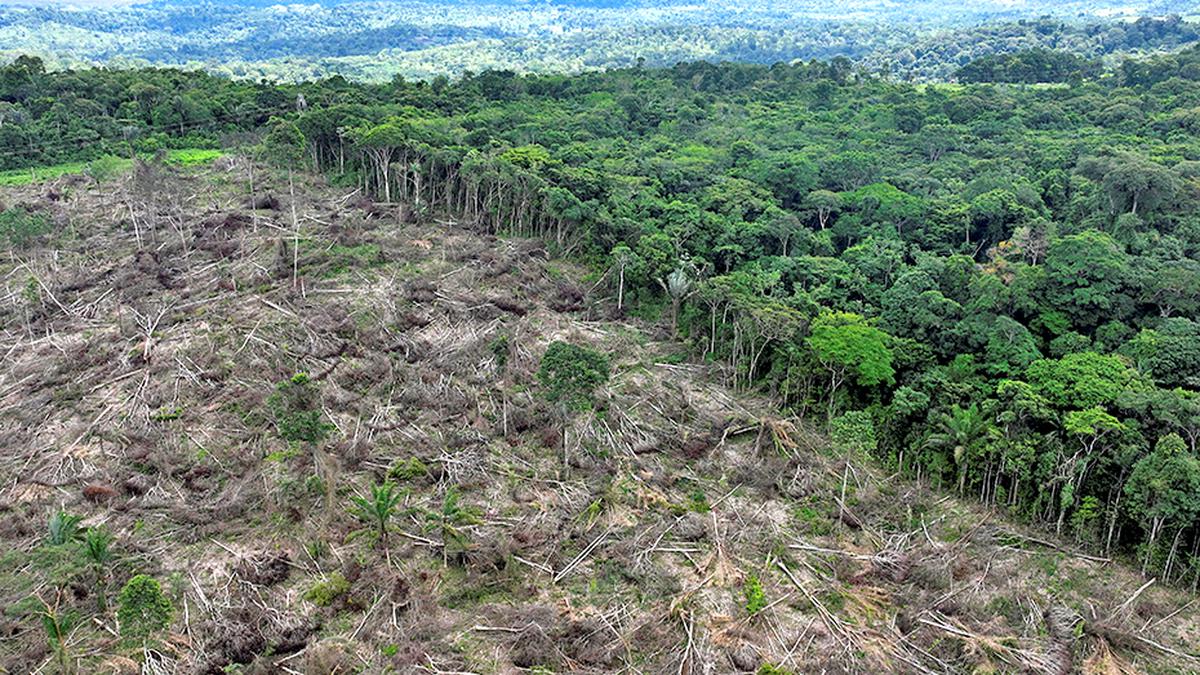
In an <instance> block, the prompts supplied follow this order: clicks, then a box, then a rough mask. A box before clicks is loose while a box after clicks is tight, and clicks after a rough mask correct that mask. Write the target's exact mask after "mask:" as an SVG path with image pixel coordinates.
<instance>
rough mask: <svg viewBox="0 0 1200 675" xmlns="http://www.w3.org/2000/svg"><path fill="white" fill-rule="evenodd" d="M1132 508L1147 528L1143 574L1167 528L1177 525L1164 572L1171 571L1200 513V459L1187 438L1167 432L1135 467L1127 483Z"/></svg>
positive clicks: (1127, 492)
mask: <svg viewBox="0 0 1200 675" xmlns="http://www.w3.org/2000/svg"><path fill="white" fill-rule="evenodd" d="M1125 494H1126V496H1127V497H1128V502H1127V503H1128V505H1129V506H1128V508H1129V510H1130V512H1131V513H1132V514H1133V515H1134V516H1135V517H1136V518H1137V519H1138V521H1139V522H1141V523H1142V524H1143V526H1144V527H1145V528H1146V536H1147V537H1148V538H1147V541H1146V550H1145V553H1144V555H1143V558H1142V574H1145V573H1146V570H1147V568H1148V566H1149V564H1150V558H1151V556H1152V555H1153V552H1154V547H1155V543H1156V542H1157V541H1158V538H1159V536H1161V534H1162V533H1163V531H1164V530H1166V529H1174V530H1175V531H1176V536H1175V538H1174V541H1173V542H1172V544H1171V552H1170V554H1169V556H1168V559H1167V564H1166V569H1165V570H1164V575H1165V576H1167V577H1168V578H1169V577H1170V574H1171V565H1172V563H1173V562H1174V559H1175V554H1176V549H1177V547H1178V544H1179V537H1180V535H1181V534H1182V532H1183V530H1184V529H1185V528H1187V527H1190V526H1192V525H1193V524H1194V523H1195V521H1196V518H1197V517H1200V459H1197V458H1196V457H1195V456H1194V455H1192V454H1191V453H1189V452H1188V450H1187V445H1186V444H1185V443H1184V442H1183V439H1182V438H1180V437H1179V436H1178V435H1176V434H1167V435H1165V436H1163V437H1162V438H1160V439H1159V440H1158V444H1157V445H1155V447H1154V451H1153V452H1151V453H1150V454H1148V455H1146V456H1145V457H1143V458H1142V459H1141V460H1140V461H1138V463H1137V464H1136V465H1134V467H1133V472H1132V473H1130V475H1129V480H1128V481H1127V482H1126V483H1125Z"/></svg>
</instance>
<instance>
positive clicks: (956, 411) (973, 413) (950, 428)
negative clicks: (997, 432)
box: [926, 403, 991, 494]
mask: <svg viewBox="0 0 1200 675" xmlns="http://www.w3.org/2000/svg"><path fill="white" fill-rule="evenodd" d="M990 429H991V425H989V424H988V421H987V418H985V417H984V416H983V414H982V413H980V412H979V407H978V406H976V405H975V404H973V403H972V404H971V405H970V406H969V407H967V408H962V407H959V406H957V405H956V406H954V408H953V409H951V411H950V413H949V414H946V413H943V414H942V416H941V419H940V420H939V421H938V431H937V432H936V433H934V434H933V435H931V436H930V437H929V439H928V440H927V441H926V443H927V444H928V445H930V446H932V447H935V448H941V449H946V450H950V452H951V455H952V456H953V457H954V466H955V467H956V468H957V470H958V493H959V494H962V492H963V490H964V489H965V488H966V482H967V467H968V465H969V463H970V460H971V458H972V455H974V454H975V452H976V451H977V450H978V448H979V447H980V445H982V443H983V442H984V441H985V440H986V439H987V435H988V431H989V430H990Z"/></svg>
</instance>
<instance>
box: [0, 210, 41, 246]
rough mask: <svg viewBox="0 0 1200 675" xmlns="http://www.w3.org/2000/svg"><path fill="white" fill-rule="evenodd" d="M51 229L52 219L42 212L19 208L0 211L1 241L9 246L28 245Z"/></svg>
mask: <svg viewBox="0 0 1200 675" xmlns="http://www.w3.org/2000/svg"><path fill="white" fill-rule="evenodd" d="M49 231H50V221H49V219H47V218H46V217H45V216H43V215H41V214H35V213H30V212H28V211H26V210H25V209H17V208H13V209H7V210H4V211H0V242H3V243H6V244H7V245H9V246H12V247H14V248H22V247H24V246H28V245H29V244H31V243H33V240H34V239H37V238H38V237H40V236H42V235H43V234H46V233H47V232H49Z"/></svg>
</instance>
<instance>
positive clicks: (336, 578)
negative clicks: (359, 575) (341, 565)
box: [304, 572, 350, 607]
mask: <svg viewBox="0 0 1200 675" xmlns="http://www.w3.org/2000/svg"><path fill="white" fill-rule="evenodd" d="M349 592H350V582H349V581H347V580H346V577H344V576H342V573H341V572H334V573H332V574H330V575H329V577H328V578H327V579H325V580H324V581H318V582H317V583H316V584H314V585H313V587H312V588H310V589H308V592H307V593H305V594H304V599H305V600H307V601H309V602H311V603H312V604H314V605H316V606H317V607H328V606H330V605H332V604H333V603H334V602H335V601H336V600H337V599H338V598H340V597H342V596H343V595H345V594H347V593H349Z"/></svg>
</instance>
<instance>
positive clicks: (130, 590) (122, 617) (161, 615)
mask: <svg viewBox="0 0 1200 675" xmlns="http://www.w3.org/2000/svg"><path fill="white" fill-rule="evenodd" d="M174 611H175V610H174V607H172V606H171V601H170V600H168V599H167V598H166V596H164V595H163V592H162V587H161V586H159V584H158V581H157V580H155V579H154V578H153V577H149V576H147V575H145V574H139V575H137V576H135V577H133V578H132V579H130V580H129V581H128V582H126V584H125V587H124V588H122V589H121V594H120V595H119V596H118V597H117V621H118V622H119V623H120V626H121V637H123V638H125V639H127V640H131V641H137V642H145V641H147V640H149V639H150V638H152V637H153V636H154V635H155V634H156V633H160V632H162V631H165V630H166V629H167V626H170V625H171V614H172V613H173V612H174Z"/></svg>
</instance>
